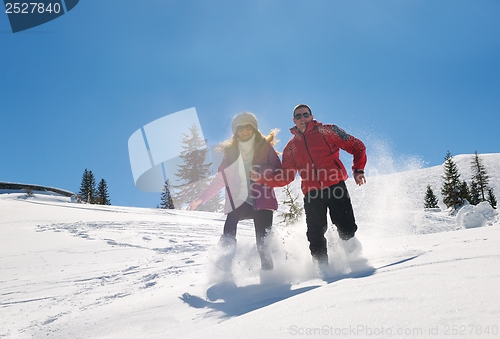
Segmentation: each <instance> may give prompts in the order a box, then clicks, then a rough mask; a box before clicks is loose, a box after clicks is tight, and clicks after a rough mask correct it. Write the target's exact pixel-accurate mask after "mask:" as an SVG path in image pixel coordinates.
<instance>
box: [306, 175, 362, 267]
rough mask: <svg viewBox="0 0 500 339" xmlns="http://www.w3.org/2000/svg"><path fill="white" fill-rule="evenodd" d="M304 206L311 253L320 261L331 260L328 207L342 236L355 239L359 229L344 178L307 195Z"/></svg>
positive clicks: (333, 221) (342, 237) (331, 217)
mask: <svg viewBox="0 0 500 339" xmlns="http://www.w3.org/2000/svg"><path fill="white" fill-rule="evenodd" d="M304 209H305V212H306V223H307V233H306V234H307V240H309V249H310V250H311V255H312V256H313V258H314V259H316V260H317V261H318V262H320V263H328V252H327V247H326V245H327V243H326V238H325V232H326V231H327V229H328V220H327V210H328V211H329V212H330V219H331V220H332V223H333V224H335V226H336V227H337V231H338V233H339V237H340V239H342V240H348V239H350V238H352V237H353V236H354V234H355V233H356V230H357V229H358V226H357V225H356V221H355V219H354V212H353V210H352V204H351V198H350V197H349V192H348V191H347V186H346V185H345V182H344V181H341V182H339V183H338V184H336V185H333V186H330V187H327V188H324V189H322V190H312V191H309V192H308V193H307V194H306V195H305V196H304Z"/></svg>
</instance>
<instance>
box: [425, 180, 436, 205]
mask: <svg viewBox="0 0 500 339" xmlns="http://www.w3.org/2000/svg"><path fill="white" fill-rule="evenodd" d="M438 207H439V206H438V199H437V197H436V195H435V194H434V191H433V190H432V188H431V185H427V191H426V192H425V199H424V208H438Z"/></svg>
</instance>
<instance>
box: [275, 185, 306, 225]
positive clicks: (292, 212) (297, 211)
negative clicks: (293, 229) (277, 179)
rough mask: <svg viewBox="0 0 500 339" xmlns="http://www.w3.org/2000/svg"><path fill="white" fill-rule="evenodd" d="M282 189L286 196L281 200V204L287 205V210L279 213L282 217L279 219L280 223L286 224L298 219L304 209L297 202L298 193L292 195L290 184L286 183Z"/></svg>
mask: <svg viewBox="0 0 500 339" xmlns="http://www.w3.org/2000/svg"><path fill="white" fill-rule="evenodd" d="M283 191H284V192H285V196H286V199H285V200H284V201H283V204H284V205H287V206H288V212H283V213H281V214H280V217H282V218H283V220H282V221H280V223H282V224H285V225H287V226H288V225H290V224H293V223H294V222H296V221H297V220H299V218H300V217H301V215H302V213H303V211H304V208H303V207H302V206H301V205H300V203H299V202H298V200H299V196H298V195H295V196H294V195H293V194H292V191H291V188H290V185H286V186H285V187H284V188H283Z"/></svg>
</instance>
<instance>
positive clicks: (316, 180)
mask: <svg viewBox="0 0 500 339" xmlns="http://www.w3.org/2000/svg"><path fill="white" fill-rule="evenodd" d="M290 131H291V132H292V134H293V137H292V139H290V141H289V142H288V143H287V145H286V146H285V148H284V150H283V159H282V170H281V171H280V170H278V171H277V172H276V173H274V174H271V173H269V175H263V176H261V177H260V178H259V180H258V181H257V182H259V183H263V184H266V185H268V186H271V187H281V186H285V185H287V184H289V183H291V182H292V181H293V180H294V179H295V176H296V173H297V171H298V172H299V175H300V177H301V178H302V183H301V188H302V192H303V193H304V194H306V193H307V192H309V191H310V190H314V189H323V188H326V187H329V186H332V185H335V184H337V183H339V182H340V181H345V180H346V179H347V178H348V174H347V171H346V169H345V167H344V165H343V164H342V162H341V161H340V157H339V155H340V149H343V150H344V151H346V152H348V153H350V154H352V155H353V157H354V159H353V166H352V170H353V172H355V171H356V170H364V168H365V165H366V148H365V145H364V144H363V142H361V140H359V139H356V138H354V137H353V136H351V135H349V134H347V133H346V132H345V131H344V130H342V129H341V128H339V127H337V126H336V125H323V124H322V123H321V122H318V121H316V120H312V121H311V122H309V124H308V125H307V128H306V130H305V132H304V133H302V132H300V131H299V129H298V128H297V127H293V128H291V129H290Z"/></svg>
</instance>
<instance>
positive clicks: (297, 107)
mask: <svg viewBox="0 0 500 339" xmlns="http://www.w3.org/2000/svg"><path fill="white" fill-rule="evenodd" d="M302 107H305V108H307V109H308V110H309V113H311V114H313V112H312V111H311V107H309V106H308V105H306V104H298V105H297V106H295V107H294V108H293V116H295V111H296V110H298V109H299V108H302Z"/></svg>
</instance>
